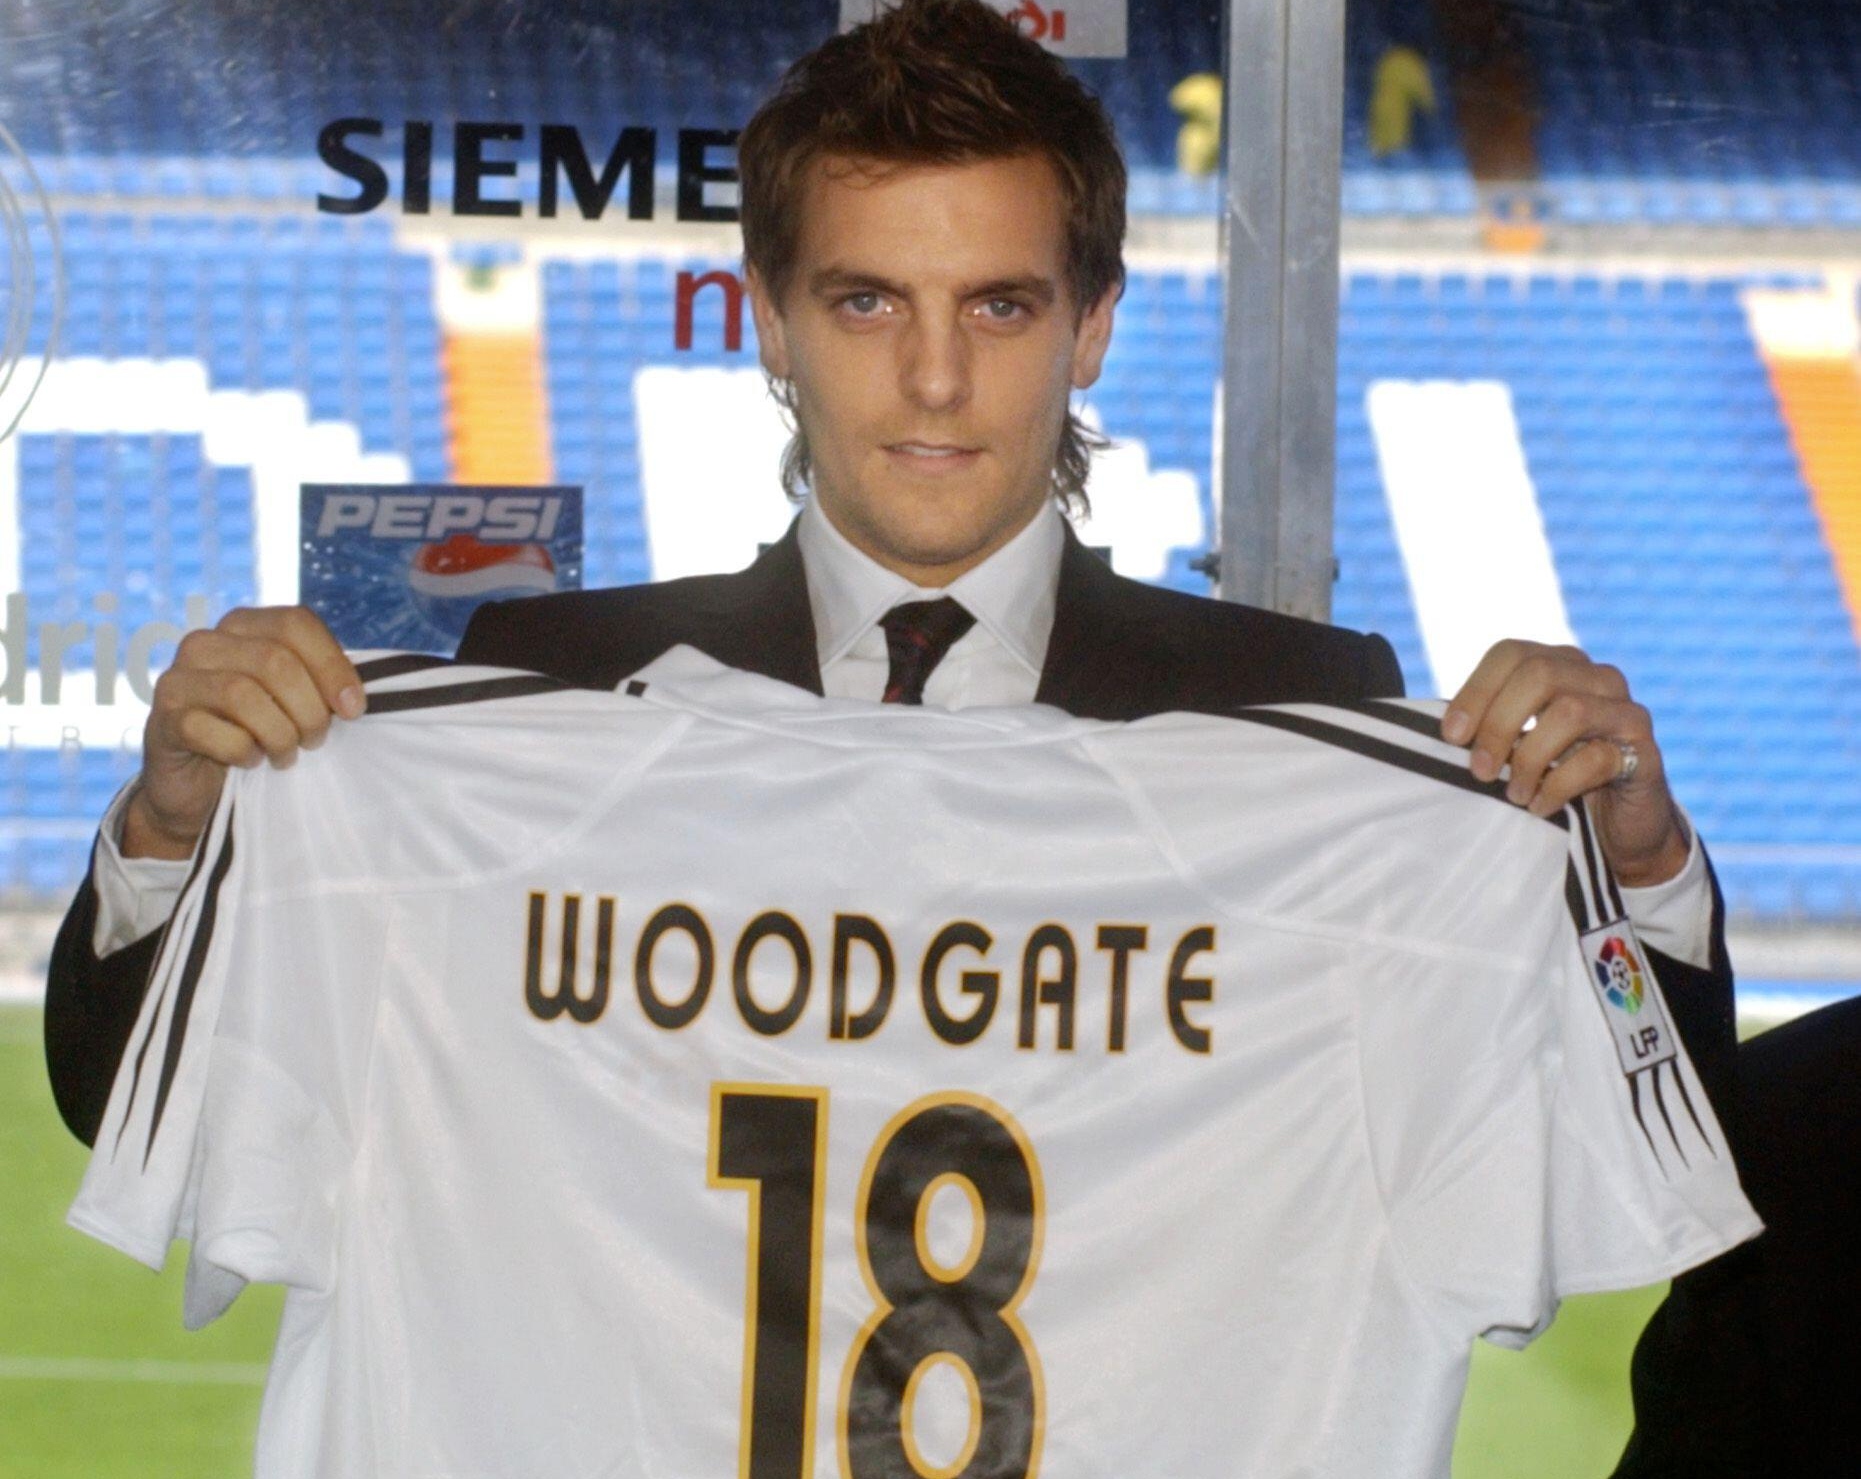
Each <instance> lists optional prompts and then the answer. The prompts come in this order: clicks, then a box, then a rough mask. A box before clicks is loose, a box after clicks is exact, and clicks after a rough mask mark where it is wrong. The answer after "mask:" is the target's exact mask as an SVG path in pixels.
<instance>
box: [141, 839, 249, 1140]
mask: <svg viewBox="0 0 1861 1479" xmlns="http://www.w3.org/2000/svg"><path fill="white" fill-rule="evenodd" d="M235 813H236V809H235V810H234V811H228V812H227V814H226V845H225V846H224V847H222V848H221V849H220V855H219V857H218V858H217V859H215V861H214V864H213V873H212V875H211V876H210V877H209V878H208V879H207V892H206V894H205V895H204V896H203V897H202V899H201V901H200V918H199V920H198V921H196V923H195V925H194V937H193V939H191V940H189V941H188V945H187V964H186V966H184V967H183V968H182V971H181V980H180V984H179V985H177V986H176V987H175V994H174V1015H173V1016H172V1017H170V1018H169V1019H168V1046H167V1048H166V1049H165V1050H164V1051H163V1053H162V1076H161V1080H160V1082H158V1083H157V1084H156V1086H155V1112H154V1115H153V1116H152V1118H151V1119H150V1122H149V1145H148V1149H147V1150H145V1151H143V1153H142V1164H143V1167H144V1169H146V1168H147V1167H148V1164H149V1157H150V1156H151V1155H153V1154H154V1153H155V1134H156V1131H158V1130H160V1129H161V1127H162V1111H163V1110H164V1109H166V1108H167V1107H168V1091H169V1090H170V1089H171V1088H173V1087H174V1075H175V1070H176V1069H177V1068H178V1067H180V1064H181V1044H182V1043H183V1042H184V1041H186V1038H187V1019H188V1014H189V1013H190V1012H191V1011H192V1009H193V1006H194V989H195V987H197V986H198V985H199V984H200V972H201V968H202V967H203V966H205V965H206V963H207V947H208V946H209V945H211V944H212V943H213V919H214V915H215V914H216V913H217V912H218V910H219V906H220V885H221V884H222V883H224V882H225V881H226V873H227V870H228V869H229V868H231V867H232V866H233V822H234V819H235Z"/></svg>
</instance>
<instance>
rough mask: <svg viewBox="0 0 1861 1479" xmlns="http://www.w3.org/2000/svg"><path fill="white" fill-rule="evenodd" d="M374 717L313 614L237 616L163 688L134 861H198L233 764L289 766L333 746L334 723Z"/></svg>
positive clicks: (209, 635)
mask: <svg viewBox="0 0 1861 1479" xmlns="http://www.w3.org/2000/svg"><path fill="white" fill-rule="evenodd" d="M365 706H366V700H365V699H364V697H363V694H362V680H361V678H360V677H359V676H358V675H357V673H356V670H355V665H354V664H353V663H351V662H350V661H349V659H348V658H347V657H346V656H344V654H343V650H342V648H341V646H340V645H338V643H337V641H336V638H335V637H334V636H332V635H331V634H330V629H329V628H328V627H326V626H325V625H324V624H323V623H322V621H321V620H320V619H318V618H317V617H316V616H315V615H313V614H312V613H311V612H310V611H309V610H308V609H307V608H305V607H302V606H268V607H261V608H259V609H257V610H249V611H248V610H239V611H229V612H228V613H227V614H226V616H225V617H224V619H222V620H221V622H220V624H219V625H218V626H217V627H214V628H213V629H211V630H201V631H194V632H189V633H188V634H187V635H186V636H185V637H183V638H182V639H181V643H180V645H179V647H177V648H176V650H175V660H174V665H173V666H172V667H170V668H169V669H168V671H167V672H165V673H163V674H162V675H161V677H160V678H159V679H158V680H157V681H156V684H155V696H154V701H153V704H152V706H151V708H150V712H149V722H148V727H147V729H145V730H144V731H143V736H142V775H141V777H140V779H139V781H138V783H137V786H136V790H135V792H134V793H133V794H132V795H131V797H130V800H129V804H128V806H127V807H125V808H124V811H123V836H122V844H121V846H122V853H123V856H124V857H126V858H185V857H187V856H188V855H189V854H190V853H192V852H193V850H194V844H195V842H196V841H198V840H199V837H200V834H201V832H202V831H203V830H204V829H205V828H206V825H207V821H208V819H209V818H210V817H211V816H212V815H213V808H214V804H215V803H216V802H218V800H219V799H220V787H221V786H222V785H223V784H224V783H225V780H226V768H227V767H228V766H229V765H238V766H254V765H257V764H258V763H259V762H260V761H262V760H270V761H271V763H272V764H273V765H277V766H286V765H289V764H291V763H292V762H293V761H294V760H295V759H296V758H297V752H298V750H299V749H306V750H314V749H315V748H316V747H317V746H318V745H320V744H322V743H323V737H324V736H325V735H326V734H328V733H329V727H330V720H331V719H332V718H333V717H335V716H336V715H341V716H342V717H343V718H345V719H354V718H356V717H358V716H359V715H360V714H361V712H362V710H363V708H364V707H365Z"/></svg>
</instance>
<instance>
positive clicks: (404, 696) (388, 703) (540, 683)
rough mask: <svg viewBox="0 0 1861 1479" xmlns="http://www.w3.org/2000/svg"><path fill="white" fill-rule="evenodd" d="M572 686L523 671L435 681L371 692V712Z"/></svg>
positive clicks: (473, 701)
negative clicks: (422, 685)
mask: <svg viewBox="0 0 1861 1479" xmlns="http://www.w3.org/2000/svg"><path fill="white" fill-rule="evenodd" d="M568 687H569V685H568V684H566V683H558V682H557V681H556V680H555V679H554V678H545V677H543V676H542V675H541V674H540V673H524V674H520V675H518V676H516V677H512V678H479V679H476V680H474V681H472V682H469V683H446V684H435V685H434V686H433V687H431V688H401V689H396V690H395V691H394V692H393V693H371V694H370V695H369V696H368V712H369V713H370V714H404V713H406V712H408V711H409V710H410V709H443V708H448V707H450V706H452V705H454V704H476V703H485V702H487V701H488V700H491V699H496V698H522V697H523V696H525V695H526V694H531V693H563V692H566V691H567V690H568Z"/></svg>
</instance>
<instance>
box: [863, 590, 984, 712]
mask: <svg viewBox="0 0 1861 1479" xmlns="http://www.w3.org/2000/svg"><path fill="white" fill-rule="evenodd" d="M975 624H976V618H975V617H973V616H971V615H970V614H969V613H968V612H967V611H965V610H964V609H963V608H962V606H961V605H960V604H958V603H957V602H956V601H955V600H953V599H952V598H951V597H949V596H945V597H944V598H943V599H942V600H940V601H907V602H905V604H904V605H902V606H894V607H893V608H892V609H891V610H890V611H888V612H886V613H885V615H884V616H881V617H880V618H879V625H880V626H882V627H884V628H885V647H886V651H887V653H888V654H889V655H890V657H891V660H892V669H891V672H890V673H889V674H888V675H887V677H886V680H885V702H886V703H888V704H921V703H923V702H924V685H925V684H926V683H927V682H929V681H930V675H931V671H932V669H934V668H935V667H936V666H937V664H938V663H940V662H942V661H943V658H944V654H945V653H947V652H948V651H949V650H950V649H951V648H952V647H953V646H955V645H956V640H957V638H958V637H960V636H962V635H963V633H964V632H966V631H968V630H969V629H970V628H971V627H973V626H974V625H975Z"/></svg>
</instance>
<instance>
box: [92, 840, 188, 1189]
mask: <svg viewBox="0 0 1861 1479" xmlns="http://www.w3.org/2000/svg"><path fill="white" fill-rule="evenodd" d="M208 827H209V830H211V827H212V823H208ZM206 861H207V839H206V838H205V837H202V838H201V842H200V846H199V847H197V848H195V849H194V862H193V865H192V866H191V867H190V868H189V869H188V870H187V881H186V882H184V883H183V884H182V885H181V892H180V893H178V894H176V895H175V906H174V912H173V913H171V914H170V915H169V916H168V918H167V919H166V920H165V921H163V923H162V938H161V943H160V944H159V945H157V946H156V947H155V960H156V963H157V964H159V965H163V966H164V969H163V970H162V974H161V979H160V980H159V981H151V982H150V983H149V989H150V990H151V991H153V992H154V993H155V1009H154V1010H153V1011H152V1012H150V1013H149V1026H148V1031H147V1032H145V1033H143V1035H142V1045H141V1046H140V1047H138V1048H137V1049H136V1066H135V1069H134V1070H133V1071H132V1073H131V1074H130V1079H129V1098H128V1099H127V1100H125V1101H124V1103H123V1120H122V1123H121V1124H119V1125H118V1126H117V1127H116V1143H115V1144H114V1145H112V1146H111V1147H110V1158H111V1159H112V1160H114V1159H115V1158H116V1152H117V1151H118V1150H120V1149H121V1148H122V1144H123V1132H124V1131H125V1130H127V1129H128V1128H129V1121H130V1118H131V1117H132V1116H133V1115H134V1114H135V1112H136V1095H137V1094H138V1093H139V1092H140V1091H141V1089H142V1063H143V1060H144V1059H145V1058H147V1057H148V1056H149V1044H150V1043H152V1042H153V1041H155V1024H156V1023H157V1022H159V1021H161V1016H162V1003H163V1002H164V1001H166V1000H167V997H168V982H169V981H170V980H172V979H173V977H174V962H173V961H172V960H168V961H164V960H163V951H165V950H166V949H167V946H168V935H169V932H170V931H172V930H173V929H174V925H175V920H176V918H178V917H179V915H180V913H181V910H182V908H183V907H184V906H185V905H186V902H187V896H188V893H189V892H190V891H191V890H192V889H193V887H194V880H195V879H197V878H199V877H200V870H201V866H202V865H203V864H204V863H205V862H206ZM125 1051H127V1049H125Z"/></svg>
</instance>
